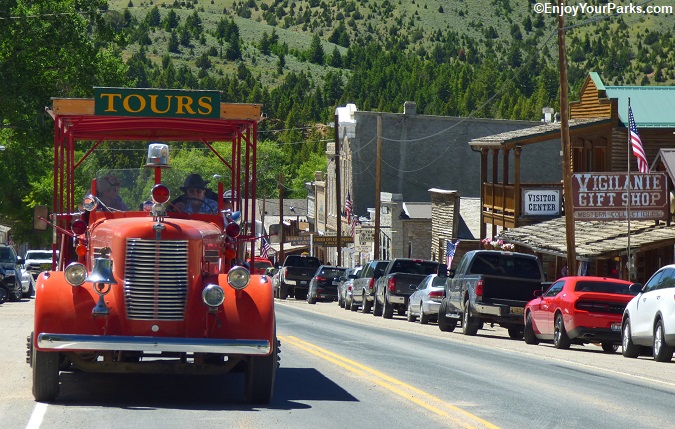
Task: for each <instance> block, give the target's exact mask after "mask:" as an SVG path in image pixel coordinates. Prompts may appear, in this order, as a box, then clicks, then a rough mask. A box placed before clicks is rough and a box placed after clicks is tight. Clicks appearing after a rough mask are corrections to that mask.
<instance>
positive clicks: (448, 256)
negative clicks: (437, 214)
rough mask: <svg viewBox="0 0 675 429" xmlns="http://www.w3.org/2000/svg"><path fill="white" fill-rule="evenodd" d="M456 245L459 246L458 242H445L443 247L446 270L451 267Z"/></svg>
mask: <svg viewBox="0 0 675 429" xmlns="http://www.w3.org/2000/svg"><path fill="white" fill-rule="evenodd" d="M457 245H459V240H457V241H455V242H454V243H453V242H452V240H447V244H446V245H445V265H447V266H448V268H450V266H451V265H452V258H454V257H455V250H457Z"/></svg>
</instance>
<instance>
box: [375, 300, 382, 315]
mask: <svg viewBox="0 0 675 429" xmlns="http://www.w3.org/2000/svg"><path fill="white" fill-rule="evenodd" d="M373 316H382V306H380V305H379V302H378V301H377V295H376V296H375V297H374V298H373Z"/></svg>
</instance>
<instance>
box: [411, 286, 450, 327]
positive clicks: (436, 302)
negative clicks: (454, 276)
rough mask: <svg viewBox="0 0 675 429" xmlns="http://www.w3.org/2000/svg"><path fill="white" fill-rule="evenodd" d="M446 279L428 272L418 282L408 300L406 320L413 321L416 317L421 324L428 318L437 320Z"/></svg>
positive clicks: (428, 319)
mask: <svg viewBox="0 0 675 429" xmlns="http://www.w3.org/2000/svg"><path fill="white" fill-rule="evenodd" d="M447 279H448V278H447V277H439V276H438V275H437V274H429V275H428V276H426V277H425V278H424V280H422V281H421V282H420V284H419V286H417V289H415V292H413V293H412V295H410V298H409V300H408V322H414V321H416V320H417V318H418V317H419V318H420V323H421V324H423V325H425V324H427V323H429V321H430V320H437V318H438V309H439V308H440V306H441V301H442V300H443V294H444V293H445V281H446V280H447Z"/></svg>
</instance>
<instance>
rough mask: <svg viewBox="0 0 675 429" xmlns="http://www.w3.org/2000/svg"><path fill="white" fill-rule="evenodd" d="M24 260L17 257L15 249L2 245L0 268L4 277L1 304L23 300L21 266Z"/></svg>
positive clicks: (0, 282)
mask: <svg viewBox="0 0 675 429" xmlns="http://www.w3.org/2000/svg"><path fill="white" fill-rule="evenodd" d="M22 264H23V258H22V257H20V256H16V253H15V252H14V249H13V248H12V247H11V246H8V245H6V244H0V266H1V267H2V271H0V275H3V278H2V280H1V281H0V302H5V301H7V300H8V299H9V300H10V301H19V300H21V296H22V294H23V293H22V290H21V265H22ZM3 271H4V272H3Z"/></svg>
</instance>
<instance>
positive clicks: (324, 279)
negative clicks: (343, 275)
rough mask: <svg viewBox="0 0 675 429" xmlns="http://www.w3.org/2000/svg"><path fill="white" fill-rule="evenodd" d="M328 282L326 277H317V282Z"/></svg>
mask: <svg viewBox="0 0 675 429" xmlns="http://www.w3.org/2000/svg"><path fill="white" fill-rule="evenodd" d="M326 280H328V279H327V278H325V277H321V276H316V281H317V282H325V281H326Z"/></svg>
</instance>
